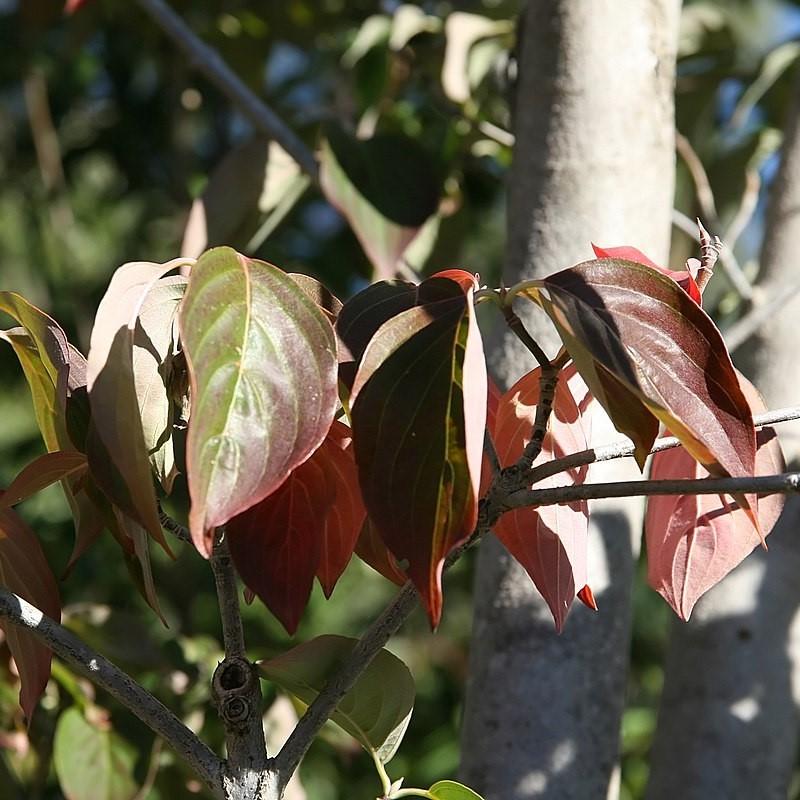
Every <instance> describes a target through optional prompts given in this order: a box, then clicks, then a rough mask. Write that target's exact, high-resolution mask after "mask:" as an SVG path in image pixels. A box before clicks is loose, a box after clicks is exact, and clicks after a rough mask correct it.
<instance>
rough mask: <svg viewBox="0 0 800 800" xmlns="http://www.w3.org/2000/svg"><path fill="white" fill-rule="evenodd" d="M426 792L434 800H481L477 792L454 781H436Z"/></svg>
mask: <svg viewBox="0 0 800 800" xmlns="http://www.w3.org/2000/svg"><path fill="white" fill-rule="evenodd" d="M428 791H429V792H430V793H431V794H432V795H433V797H434V798H435V800H483V798H482V797H481V796H480V795H479V794H478V793H477V792H474V791H472V789H470V788H469V787H468V786H464V785H463V784H461V783H456V782H455V781H437V782H436V783H434V784H433V786H431V788H430V789H428Z"/></svg>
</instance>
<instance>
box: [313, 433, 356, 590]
mask: <svg viewBox="0 0 800 800" xmlns="http://www.w3.org/2000/svg"><path fill="white" fill-rule="evenodd" d="M351 444H352V431H351V430H350V428H348V427H347V426H346V425H343V424H342V423H341V422H338V421H335V422H334V423H333V425H332V426H331V429H330V431H329V432H328V436H327V438H326V439H325V441H324V442H323V443H322V445H321V446H320V448H319V450H317V451H316V452H315V453H314V455H312V456H311V457H312V458H315V457H319V458H320V459H321V461H322V466H323V469H324V470H325V471H326V474H327V476H328V480H329V481H330V482H331V483H332V484H333V487H334V490H335V496H334V499H333V502H332V503H331V505H330V506H329V507H328V509H327V511H326V513H325V515H324V517H323V518H322V519H320V520H319V523H320V525H321V527H322V551H321V553H320V559H319V566H318V567H317V577H318V578H319V582H320V584H321V585H322V591H323V592H324V593H325V597H330V596H331V593H332V592H333V588H334V586H336V581H338V580H339V578H340V576H341V574H342V573H343V572H344V570H345V567H346V566H347V565H348V563H349V562H350V558H351V556H352V555H353V550H354V548H355V546H356V542H357V541H358V536H359V533H360V531H361V526H362V525H363V523H364V519H365V517H366V515H367V512H366V510H365V508H364V501H363V500H362V499H361V490H360V489H359V487H358V470H357V469H356V462H355V460H354V458H353V448H352V446H351Z"/></svg>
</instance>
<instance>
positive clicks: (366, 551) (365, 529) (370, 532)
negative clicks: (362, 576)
mask: <svg viewBox="0 0 800 800" xmlns="http://www.w3.org/2000/svg"><path fill="white" fill-rule="evenodd" d="M356 555H357V556H358V557H359V558H360V559H361V560H362V561H363V562H364V563H366V564H369V565H370V566H371V567H372V569H374V570H375V571H376V572H379V573H380V574H381V575H383V577H384V578H386V579H387V580H389V581H391V582H392V583H396V584H397V585H398V586H402V585H403V584H404V583H405V582H406V581H407V580H408V576H407V575H406V574H405V572H403V570H401V569H400V567H399V565H398V563H397V559H396V558H395V557H394V556H393V555H392V554H391V553H390V552H389V548H388V547H386V545H385V544H384V542H383V539H381V535H380V534H379V533H378V530H377V528H376V527H375V526H374V525H373V524H372V522H370V519H369V517H367V518H366V519H365V520H364V524H363V525H362V527H361V533H360V534H359V537H358V541H357V542H356Z"/></svg>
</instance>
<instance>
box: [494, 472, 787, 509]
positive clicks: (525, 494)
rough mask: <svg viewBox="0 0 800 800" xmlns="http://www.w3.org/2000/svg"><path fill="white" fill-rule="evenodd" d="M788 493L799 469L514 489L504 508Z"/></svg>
mask: <svg viewBox="0 0 800 800" xmlns="http://www.w3.org/2000/svg"><path fill="white" fill-rule="evenodd" d="M752 492H755V493H758V494H779V493H780V494H790V493H795V492H800V472H784V473H782V474H781V475H762V476H759V477H755V478H704V479H701V480H698V479H697V478H688V479H684V480H667V481H615V482H611V483H587V484H584V485H582V486H559V487H557V488H554V489H527V490H523V491H521V492H515V493H514V494H513V495H510V496H509V497H508V498H507V499H506V501H505V504H504V505H505V508H504V509H503V510H504V511H509V510H511V509H512V508H522V507H527V506H551V505H559V504H562V503H572V502H574V501H576V500H601V499H605V498H610V497H649V496H650V495H673V494H674V495H678V494H747V493H752Z"/></svg>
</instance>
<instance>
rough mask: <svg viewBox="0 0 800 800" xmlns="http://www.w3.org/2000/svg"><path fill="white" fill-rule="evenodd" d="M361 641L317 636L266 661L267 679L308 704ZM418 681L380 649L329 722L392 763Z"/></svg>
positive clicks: (263, 668) (405, 726)
mask: <svg viewBox="0 0 800 800" xmlns="http://www.w3.org/2000/svg"><path fill="white" fill-rule="evenodd" d="M357 643H358V640H357V639H351V638H349V637H346V636H333V635H325V636H317V637H316V638H315V639H312V640H311V641H309V642H305V643H304V644H301V645H298V646H297V647H295V648H293V649H292V650H289V651H288V652H286V653H283V654H281V655H279V656H277V657H275V658H271V659H269V660H268V661H261V662H259V668H260V670H261V673H262V674H263V676H264V677H265V678H266V679H267V680H270V681H272V682H273V683H277V684H278V685H279V686H281V687H283V688H284V689H286V690H287V691H288V692H291V693H292V694H293V695H295V697H297V698H299V699H300V700H302V701H303V702H304V703H306V704H307V705H308V704H310V703H312V702H313V701H314V699H315V698H316V697H317V695H318V694H319V693H320V691H321V690H322V688H323V687H324V686H325V684H326V682H327V681H328V679H329V678H330V677H331V676H332V675H333V674H334V672H335V671H336V669H337V668H338V667H339V666H340V665H341V664H342V663H343V662H344V660H345V659H346V658H347V657H348V656H349V655H350V653H351V652H352V650H353V648H354V647H355V646H356V644H357ZM414 694H415V689H414V679H413V678H412V677H411V673H410V672H409V671H408V667H407V666H406V665H405V664H404V663H403V662H402V661H401V660H400V659H399V658H397V656H394V655H392V654H391V653H390V652H389V651H388V650H381V651H380V652H379V653H378V654H377V656H375V658H374V659H373V661H372V662H371V663H370V665H369V666H368V667H367V668H366V669H365V670H364V672H363V673H362V674H361V676H360V677H359V679H358V681H357V682H356V684H355V686H353V688H352V689H350V691H349V692H348V693H347V694H346V695H345V696H344V697H343V698H342V699H341V701H340V702H339V705H338V706H337V707H336V711H334V712H333V714H332V716H331V719H332V720H333V722H335V723H336V724H337V725H339V726H340V727H341V728H344V730H346V731H347V732H348V733H349V734H350V735H351V736H354V737H355V738H356V739H357V740H358V741H359V742H360V743H361V744H362V745H363V746H364V748H366V750H368V751H369V752H372V753H375V754H376V755H377V757H378V758H379V759H380V760H381V761H382V762H383V763H386V762H388V761H389V760H390V759H391V758H392V756H393V755H394V754H395V752H396V751H397V748H398V747H399V745H400V742H401V740H402V738H403V734H404V733H405V731H406V728H407V727H408V722H409V720H410V719H411V712H412V710H413V708H414Z"/></svg>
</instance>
